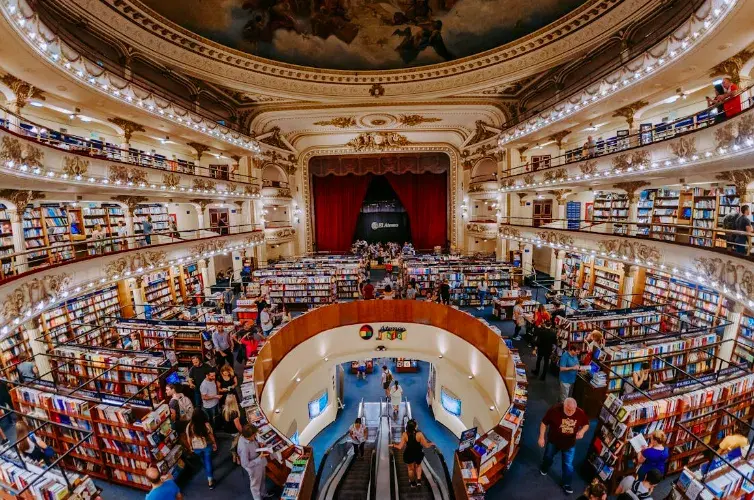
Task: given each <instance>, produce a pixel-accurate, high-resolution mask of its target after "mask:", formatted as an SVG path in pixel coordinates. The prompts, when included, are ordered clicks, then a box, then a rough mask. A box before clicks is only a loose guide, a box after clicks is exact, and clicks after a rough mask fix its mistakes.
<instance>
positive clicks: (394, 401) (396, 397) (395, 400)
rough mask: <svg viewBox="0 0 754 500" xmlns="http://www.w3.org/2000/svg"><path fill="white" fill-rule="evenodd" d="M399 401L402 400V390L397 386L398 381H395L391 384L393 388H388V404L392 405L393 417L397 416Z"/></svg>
mask: <svg viewBox="0 0 754 500" xmlns="http://www.w3.org/2000/svg"><path fill="white" fill-rule="evenodd" d="M401 400H403V388H402V387H401V386H400V385H398V381H397V380H395V381H394V382H393V387H391V388H390V404H391V405H393V413H394V414H395V415H398V409H399V408H400V406H401Z"/></svg>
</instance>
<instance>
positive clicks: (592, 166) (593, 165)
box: [579, 160, 597, 175]
mask: <svg viewBox="0 0 754 500" xmlns="http://www.w3.org/2000/svg"><path fill="white" fill-rule="evenodd" d="M579 170H581V173H582V174H584V175H594V174H596V173H597V162H596V161H595V160H587V161H585V162H584V163H582V164H581V165H579Z"/></svg>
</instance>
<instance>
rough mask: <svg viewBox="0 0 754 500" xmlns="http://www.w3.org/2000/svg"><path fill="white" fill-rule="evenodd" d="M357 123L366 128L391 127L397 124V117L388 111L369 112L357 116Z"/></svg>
mask: <svg viewBox="0 0 754 500" xmlns="http://www.w3.org/2000/svg"><path fill="white" fill-rule="evenodd" d="M359 125H361V126H362V127H366V128H391V127H395V126H397V125H398V119H397V118H396V117H395V116H393V115H391V114H388V113H370V114H368V115H364V116H362V117H359Z"/></svg>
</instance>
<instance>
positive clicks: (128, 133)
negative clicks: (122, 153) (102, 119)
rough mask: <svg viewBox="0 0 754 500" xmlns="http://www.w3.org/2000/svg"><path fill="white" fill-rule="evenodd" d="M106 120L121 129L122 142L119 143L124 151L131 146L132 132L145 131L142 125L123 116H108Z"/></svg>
mask: <svg viewBox="0 0 754 500" xmlns="http://www.w3.org/2000/svg"><path fill="white" fill-rule="evenodd" d="M107 121H109V122H110V123H112V124H114V125H117V126H118V127H120V128H122V129H123V136H122V138H121V140H122V141H123V142H122V143H121V145H120V148H121V149H125V150H126V151H128V149H129V148H130V147H131V137H132V136H133V133H134V132H146V130H145V129H144V127H142V126H141V125H139V124H138V123H134V122H132V121H130V120H126V119H124V118H118V117H115V118H108V119H107Z"/></svg>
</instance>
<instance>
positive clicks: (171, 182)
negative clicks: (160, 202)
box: [162, 172, 181, 189]
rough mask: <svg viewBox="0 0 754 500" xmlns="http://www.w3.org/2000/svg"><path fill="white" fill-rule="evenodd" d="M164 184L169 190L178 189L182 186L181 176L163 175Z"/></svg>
mask: <svg viewBox="0 0 754 500" xmlns="http://www.w3.org/2000/svg"><path fill="white" fill-rule="evenodd" d="M162 183H163V184H165V186H166V187H167V188H168V189H172V188H176V187H178V186H179V185H180V184H181V176H180V175H178V174H176V173H175V172H170V173H169V174H162Z"/></svg>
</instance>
